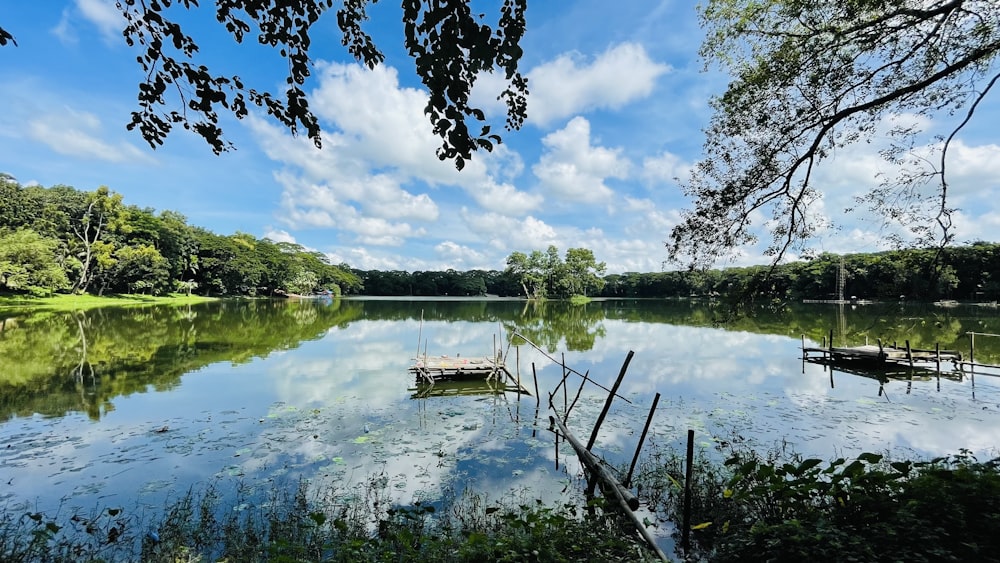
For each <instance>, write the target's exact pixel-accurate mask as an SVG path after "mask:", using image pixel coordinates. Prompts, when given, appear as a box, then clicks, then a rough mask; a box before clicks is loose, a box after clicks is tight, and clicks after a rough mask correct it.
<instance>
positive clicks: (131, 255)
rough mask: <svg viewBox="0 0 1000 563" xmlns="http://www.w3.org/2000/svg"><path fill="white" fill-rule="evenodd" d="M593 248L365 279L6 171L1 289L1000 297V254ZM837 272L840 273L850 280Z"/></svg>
mask: <svg viewBox="0 0 1000 563" xmlns="http://www.w3.org/2000/svg"><path fill="white" fill-rule="evenodd" d="M604 267H605V266H604V263H603V262H601V263H598V262H597V261H596V259H595V258H594V254H593V252H592V251H591V250H590V249H586V248H570V249H569V250H567V251H566V253H565V258H563V257H562V256H560V255H559V252H558V250H557V249H556V248H555V247H552V246H550V247H549V248H548V249H547V250H546V251H544V252H543V251H540V250H534V251H532V252H531V253H530V254H524V253H522V252H513V253H512V254H511V255H510V256H509V257H508V258H507V268H506V269H504V270H502V271H500V270H471V271H465V272H459V271H456V270H446V271H416V272H407V271H401V270H392V271H378V270H358V269H353V268H351V267H350V266H348V265H346V264H339V265H333V264H330V263H329V260H328V259H327V257H326V256H325V255H324V254H323V253H321V252H315V251H310V250H307V249H305V248H304V247H302V246H300V245H297V244H291V243H282V242H274V241H271V240H268V239H258V238H256V237H254V236H253V235H249V234H245V233H236V234H233V235H218V234H215V233H212V232H211V231H208V230H206V229H204V228H201V227H196V226H193V225H189V224H188V223H187V219H186V218H185V217H184V216H183V215H181V214H179V213H177V212H174V211H162V212H159V213H157V212H155V211H154V210H152V209H148V208H145V209H143V208H139V207H136V206H133V205H126V204H125V203H124V202H123V201H122V196H121V195H120V194H116V193H114V192H111V191H110V190H109V189H108V188H106V187H100V188H98V189H97V190H94V191H91V192H84V191H79V190H77V189H75V188H72V187H70V186H61V185H57V186H53V187H49V188H45V187H42V186H22V185H21V184H19V183H18V182H17V181H16V180H15V179H14V178H13V177H11V176H9V175H7V174H3V173H0V292H4V293H28V294H36V295H45V294H51V293H53V292H71V291H75V292H87V293H94V294H103V293H149V294H163V293H168V292H176V291H180V292H189V293H198V294H206V295H217V296H258V295H265V296H267V295H281V294H285V293H301V294H309V293H314V292H317V291H324V290H325V291H330V292H332V293H335V294H341V293H342V294H347V295H386V296H408V295H412V296H476V295H488V294H489V295H498V296H503V297H516V296H520V297H524V296H531V297H556V298H561V297H567V296H569V295H589V296H595V297H690V296H698V297H716V296H720V297H721V296H742V295H754V296H758V297H766V298H773V299H789V298H794V299H800V298H801V299H836V298H837V297H838V296H839V295H840V293H841V291H840V288H839V285H838V284H839V283H841V282H839V281H838V280H842V283H843V286H844V287H843V296H844V297H847V298H849V297H851V296H856V297H858V298H860V299H898V298H900V297H902V298H905V299H919V300H936V299H964V300H980V301H995V300H997V299H998V298H1000V245H998V244H995V243H986V242H977V243H974V244H972V245H970V246H964V247H957V248H948V249H945V250H943V251H941V252H940V253H939V252H938V251H937V250H936V249H914V250H899V251H891V252H881V253H873V254H850V255H846V256H843V257H841V256H837V255H834V254H821V255H819V256H818V257H816V258H814V259H812V260H806V261H800V262H793V263H789V264H783V265H780V266H778V267H776V268H774V269H773V270H771V269H770V268H769V267H766V266H755V267H749V268H725V269H721V270H707V271H705V270H695V271H670V272H650V273H637V272H627V273H624V274H610V275H604ZM841 272H842V274H841Z"/></svg>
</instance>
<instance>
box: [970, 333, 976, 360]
mask: <svg viewBox="0 0 1000 563" xmlns="http://www.w3.org/2000/svg"><path fill="white" fill-rule="evenodd" d="M969 363H970V364H975V363H976V333H974V332H970V333H969Z"/></svg>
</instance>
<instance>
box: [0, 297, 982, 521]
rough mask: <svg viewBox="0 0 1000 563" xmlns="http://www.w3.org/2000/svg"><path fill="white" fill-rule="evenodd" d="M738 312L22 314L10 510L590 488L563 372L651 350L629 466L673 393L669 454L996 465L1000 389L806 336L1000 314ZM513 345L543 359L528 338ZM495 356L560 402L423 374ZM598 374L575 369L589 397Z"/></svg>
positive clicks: (547, 308)
mask: <svg viewBox="0 0 1000 563" xmlns="http://www.w3.org/2000/svg"><path fill="white" fill-rule="evenodd" d="M725 313H726V309H725V307H724V306H722V305H714V304H709V303H699V302H693V301H666V300H605V301H601V300H595V301H593V302H591V303H589V304H586V305H576V306H574V305H570V304H568V303H562V302H544V303H534V302H532V303H527V302H524V301H519V300H498V299H478V300H457V299H455V300H440V299H439V300H434V299H428V300H399V299H338V300H315V301H287V302H286V301H269V300H233V301H219V302H212V303H207V304H202V305H196V306H185V307H172V306H156V307H134V308H101V309H95V310H90V311H86V312H76V313H62V312H59V313H55V312H44V311H41V312H36V313H33V314H28V313H25V312H23V311H16V310H7V311H0V452H2V454H0V484H2V485H0V486H2V488H0V505H3V506H6V508H7V510H32V511H42V512H46V513H57V512H58V513H61V514H67V513H70V512H74V513H75V512H79V511H88V510H94V509H95V507H111V506H119V507H124V508H125V509H128V510H135V507H136V506H138V507H139V509H140V510H146V511H150V512H155V511H156V510H157V509H158V508H159V507H161V506H162V505H163V504H164V503H165V502H167V501H169V500H171V499H176V498H177V497H178V496H180V495H183V494H184V493H185V492H186V491H187V490H188V489H189V488H190V487H192V486H203V485H205V484H207V483H211V482H235V481H240V482H244V483H250V484H252V486H255V487H260V488H262V489H266V488H269V487H274V486H276V485H275V484H276V483H288V482H296V481H298V480H300V479H308V480H309V482H310V483H311V485H312V486H314V487H329V488H333V489H337V490H342V491H347V492H350V491H352V490H354V489H355V488H356V487H358V486H361V485H363V484H364V483H366V482H367V481H368V480H370V479H379V480H380V481H381V482H382V484H383V485H384V487H385V488H386V489H387V490H388V491H390V493H391V496H392V497H393V499H394V501H395V502H399V503H403V504H410V503H412V502H414V501H416V500H426V501H432V502H433V501H435V500H438V499H441V498H443V497H445V496H447V495H449V494H454V492H456V491H461V490H463V489H465V488H467V487H468V488H472V489H475V490H477V491H479V492H482V493H486V494H488V495H490V496H492V497H493V498H497V497H501V496H504V495H509V494H511V491H515V492H517V494H523V495H526V496H530V497H532V498H540V499H543V500H546V501H555V500H559V499H563V498H576V496H578V495H579V487H578V486H576V483H577V481H578V479H579V475H580V468H579V464H578V463H577V461H576V459H575V456H574V455H573V454H572V450H571V449H570V448H569V447H567V446H566V445H562V446H561V447H560V449H559V452H558V456H557V454H556V449H555V448H554V440H553V435H552V433H551V432H550V431H549V430H548V412H547V408H546V407H547V402H548V397H547V394H548V392H550V391H552V390H554V389H556V388H557V385H558V383H559V380H560V378H561V376H562V370H561V368H560V366H559V365H557V364H555V363H553V361H552V360H550V359H549V358H550V357H551V358H556V359H559V360H561V359H562V358H565V362H566V364H567V365H569V366H570V367H572V368H573V369H575V370H577V371H579V372H589V373H590V375H591V377H592V378H593V379H594V380H595V381H597V382H599V383H601V384H603V385H605V386H610V385H611V384H612V382H613V381H614V379H615V377H616V376H617V374H618V372H619V370H620V369H621V367H622V362H623V361H624V359H625V357H626V355H627V354H628V352H629V351H630V350H632V351H634V352H635V355H634V358H633V359H632V361H631V363H630V365H629V367H628V371H627V375H626V376H625V379H624V382H623V384H622V386H621V389H620V390H619V394H620V395H621V396H622V397H623V398H622V399H618V400H616V401H615V403H614V404H613V406H612V409H611V413H610V414H609V416H608V419H607V421H605V423H604V426H603V427H602V429H601V432H600V434H599V439H598V441H597V443H596V446H595V451H596V452H598V453H600V454H601V455H604V456H605V457H607V458H608V459H609V460H610V461H613V462H615V463H622V462H625V463H627V462H628V461H629V460H630V459H631V457H632V453H633V451H634V449H635V446H636V442H637V440H638V436H639V433H640V432H641V430H642V426H643V423H644V422H645V420H646V415H647V412H648V410H649V407H650V404H651V403H652V398H653V395H654V394H655V393H657V392H658V393H661V394H662V398H661V400H660V402H659V406H658V408H657V412H656V414H655V417H654V420H653V425H652V428H651V430H650V436H649V438H648V441H650V442H654V443H656V444H660V445H670V444H679V443H681V441H682V440H683V439H684V438H685V436H686V433H687V430H688V429H694V430H695V431H696V442H697V444H698V445H699V447H700V448H705V449H711V448H712V447H713V445H714V444H715V440H725V439H728V437H729V436H732V435H735V434H739V435H743V436H747V437H752V438H753V439H754V440H755V442H757V443H758V444H760V445H762V446H764V447H767V446H770V445H773V444H775V443H778V442H782V441H783V442H784V443H787V444H788V445H790V446H791V447H792V448H793V449H794V450H795V451H797V452H799V453H802V454H805V455H811V456H818V457H822V458H833V457H835V456H851V455H856V454H858V453H861V452H863V451H885V450H888V449H891V450H894V451H897V452H902V453H905V454H906V455H910V454H912V455H916V456H922V457H929V456H936V455H944V454H951V453H956V452H958V450H959V449H961V448H967V449H970V450H972V451H974V452H975V453H976V454H979V455H980V459H985V458H986V457H989V456H992V455H995V452H996V448H997V445H998V444H1000V379H997V378H995V377H990V376H987V375H977V376H976V377H975V378H974V379H973V378H970V377H968V376H967V375H966V376H962V377H958V376H956V375H955V374H953V373H951V372H950V366H948V368H947V369H948V371H947V372H946V373H945V374H944V376H943V377H937V376H936V375H933V374H932V375H927V374H926V373H924V374H918V375H917V376H916V377H914V378H913V380H911V381H904V380H890V381H887V382H882V381H879V380H878V379H877V378H873V377H866V376H864V375H852V374H849V373H846V372H843V371H834V372H831V371H829V370H828V369H825V368H824V367H823V366H820V365H816V364H812V363H808V364H804V363H803V362H802V359H801V350H800V346H801V337H802V335H805V337H806V339H807V342H809V343H813V344H816V343H819V342H820V341H821V339H822V338H823V336H825V335H827V334H828V332H829V331H830V330H833V331H834V334H835V341H836V343H837V345H847V344H863V343H864V342H865V339H866V338H867V339H869V340H870V341H871V342H873V343H874V341H875V339H876V338H882V339H883V340H884V341H885V342H891V341H894V340H898V341H899V342H900V344H902V342H903V341H904V340H906V339H909V340H910V342H911V344H912V345H913V346H914V347H921V348H928V347H929V348H933V347H934V345H935V343H940V345H941V347H942V348H945V349H957V350H960V351H963V353H966V354H967V353H968V350H969V341H968V337H967V336H966V335H965V333H966V332H968V331H975V332H979V333H993V334H997V333H1000V313H998V311H997V309H995V308H986V307H976V306H959V307H955V308H937V307H933V306H929V305H919V304H898V303H892V304H884V305H865V306H858V307H851V306H838V305H825V304H809V305H806V304H798V305H783V306H781V307H773V308H769V307H763V308H760V309H759V310H757V311H756V312H755V314H754V315H753V316H749V317H742V318H739V319H737V320H734V321H731V322H729V323H726V324H717V323H716V321H718V320H719V319H722V318H724V317H725V316H726V315H725ZM515 332H516V333H517V334H519V335H523V336H524V337H526V338H527V339H529V340H530V341H531V342H532V343H533V344H534V345H529V344H527V343H524V342H523V341H522V340H520V339H515V341H516V342H517V343H519V345H518V346H510V345H509V342H510V339H511V336H512V335H513V334H514V333H515ZM418 337H419V338H420V341H419V343H418ZM494 347H497V348H499V349H500V350H502V351H503V352H504V353H505V354H507V363H508V366H509V369H510V370H511V371H513V372H516V373H519V374H520V377H521V381H522V383H523V384H524V385H525V387H527V388H528V389H532V390H533V389H534V377H533V376H532V364H534V366H535V371H536V373H537V382H538V386H539V388H540V389H541V391H542V395H543V400H542V405H541V406H542V408H541V410H540V411H536V400H535V398H534V397H522V398H521V399H520V400H519V399H518V397H517V395H516V394H513V393H506V394H497V393H490V392H488V390H483V389H478V390H477V389H470V388H469V387H468V386H465V387H461V386H459V387H457V388H456V387H446V386H442V387H441V388H439V389H437V390H436V391H435V392H432V393H431V394H429V395H425V394H423V393H422V392H421V391H420V390H418V389H417V388H416V387H415V384H414V381H413V378H412V376H411V375H409V374H408V372H407V368H408V367H409V366H410V365H411V363H412V359H413V358H414V357H415V356H416V355H417V353H418V350H419V352H420V353H423V352H424V350H426V351H427V353H428V354H431V355H441V354H447V355H456V356H457V355H461V356H462V357H467V358H468V357H474V356H488V355H490V354H491V352H492V351H493V350H494ZM976 359H977V361H988V362H993V363H1000V338H988V337H977V340H976ZM517 360H519V361H517ZM578 384H579V378H577V377H576V376H571V379H570V385H569V391H568V393H567V394H566V396H567V398H568V400H569V401H572V400H573V397H574V395H575V394H576V391H577V388H578ZM563 397H564V395H563V392H562V391H560V392H559V393H557V394H556V396H555V401H556V403H557V405H558V406H559V407H562V405H563V401H564V398H563ZM606 397H607V393H606V392H605V391H603V390H602V389H600V388H598V387H596V386H594V385H588V386H587V387H586V388H585V389H584V391H583V393H582V394H581V397H580V399H579V401H578V403H577V405H576V407H575V408H574V409H573V411H572V413H571V415H570V417H569V423H570V428H571V429H572V430H573V431H574V433H576V434H577V436H578V437H581V439H584V440H585V439H586V438H587V437H589V434H590V429H591V427H592V425H593V423H594V421H595V420H596V418H597V416H598V413H599V412H600V410H601V407H602V406H603V403H604V400H605V398H606ZM536 413H537V414H536ZM557 462H558V463H557Z"/></svg>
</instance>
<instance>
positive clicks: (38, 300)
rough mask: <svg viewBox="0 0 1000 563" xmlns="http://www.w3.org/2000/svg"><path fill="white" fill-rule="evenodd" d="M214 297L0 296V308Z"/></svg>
mask: <svg viewBox="0 0 1000 563" xmlns="http://www.w3.org/2000/svg"><path fill="white" fill-rule="evenodd" d="M215 299H216V298H215V297H205V296H202V295H190V296H189V295H185V294H183V293H170V294H168V295H162V296H154V295H139V294H127V295H105V296H101V297H98V296H96V295H88V294H84V295H64V294H57V295H53V296H51V297H30V296H26V295H0V308H5V309H7V308H25V309H46V310H49V311H52V310H57V311H58V310H65V311H77V310H80V309H94V308H97V307H108V306H118V305H150V304H169V305H188V304H192V303H202V302H205V301H214V300H215Z"/></svg>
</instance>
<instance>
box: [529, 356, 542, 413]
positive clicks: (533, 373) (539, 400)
mask: <svg viewBox="0 0 1000 563" xmlns="http://www.w3.org/2000/svg"><path fill="white" fill-rule="evenodd" d="M531 377H532V378H534V380H535V409H538V407H539V406H541V404H542V396H541V395H540V394H539V393H538V372H536V371H535V362H531Z"/></svg>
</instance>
